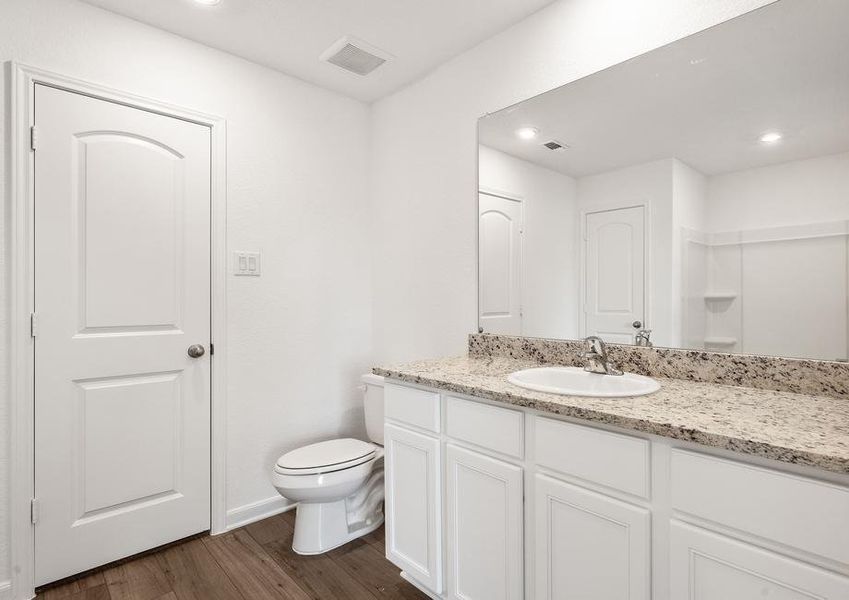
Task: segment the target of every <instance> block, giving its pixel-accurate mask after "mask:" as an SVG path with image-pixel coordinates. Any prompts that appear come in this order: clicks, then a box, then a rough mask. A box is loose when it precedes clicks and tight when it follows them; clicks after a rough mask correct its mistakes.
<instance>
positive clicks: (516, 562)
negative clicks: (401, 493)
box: [446, 444, 524, 600]
mask: <svg viewBox="0 0 849 600" xmlns="http://www.w3.org/2000/svg"><path fill="white" fill-rule="evenodd" d="M446 454H447V457H446V458H447V460H446V467H447V478H446V479H447V481H446V486H447V492H448V494H447V499H448V504H447V508H446V512H447V513H448V514H447V517H448V519H447V521H448V543H447V544H446V546H447V548H448V581H449V582H450V584H449V586H448V587H449V589H448V597H449V598H452V599H456V600H519V599H521V598H522V597H523V596H524V579H523V568H522V567H523V564H524V553H523V549H524V548H523V543H522V530H523V527H522V521H523V505H522V469H520V468H519V467H517V466H515V465H511V464H509V463H506V462H503V461H500V460H496V459H494V458H490V457H487V456H484V455H483V454H479V453H477V452H471V451H469V450H465V449H463V448H459V447H457V446H454V445H451V444H449V445H448V446H447V450H446Z"/></svg>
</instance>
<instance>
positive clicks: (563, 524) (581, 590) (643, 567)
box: [535, 475, 683, 600]
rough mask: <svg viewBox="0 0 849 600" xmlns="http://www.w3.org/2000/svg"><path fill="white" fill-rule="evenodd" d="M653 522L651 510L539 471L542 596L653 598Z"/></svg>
mask: <svg viewBox="0 0 849 600" xmlns="http://www.w3.org/2000/svg"><path fill="white" fill-rule="evenodd" d="M649 522H650V515H649V511H648V510H647V509H644V508H640V507H637V506H632V505H630V504H627V503H625V502H621V501H619V500H614V499H613V498H608V497H607V496H603V495H601V494H597V493H595V492H590V491H589V490H584V489H582V488H579V487H577V486H574V485H571V484H568V483H564V482H562V481H558V480H556V479H552V478H551V477H547V476H544V475H537V476H536V531H535V535H536V561H535V562H536V570H537V574H536V597H537V598H539V599H540V600H648V598H649V597H650V589H651V585H650V576H649V556H650V537H649V536H650V534H649V531H650V529H649V527H650V523H649ZM675 598H676V599H677V598H678V596H676V597H675ZM682 598H683V597H682Z"/></svg>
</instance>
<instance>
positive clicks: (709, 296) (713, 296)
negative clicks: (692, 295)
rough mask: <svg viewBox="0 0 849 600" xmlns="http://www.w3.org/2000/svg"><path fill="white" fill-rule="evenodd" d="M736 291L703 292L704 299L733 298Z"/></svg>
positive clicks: (735, 295)
mask: <svg viewBox="0 0 849 600" xmlns="http://www.w3.org/2000/svg"><path fill="white" fill-rule="evenodd" d="M736 297H737V292H705V300H707V301H711V300H734V299H735V298H736Z"/></svg>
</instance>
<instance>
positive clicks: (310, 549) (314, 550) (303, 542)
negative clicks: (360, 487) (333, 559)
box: [292, 500, 383, 556]
mask: <svg viewBox="0 0 849 600" xmlns="http://www.w3.org/2000/svg"><path fill="white" fill-rule="evenodd" d="M339 503H341V504H342V505H343V509H344V504H345V501H344V500H340V501H339V502H334V503H333V504H339ZM304 508H306V509H308V510H306V511H303V509H304ZM309 509H319V510H323V511H324V512H325V518H326V515H327V510H328V508H327V505H326V504H300V505H298V508H297V511H298V512H297V514H296V516H295V538H294V539H293V540H292V550H293V551H294V552H295V554H303V555H305V556H311V555H315V554H324V553H325V552H329V551H331V550H333V549H334V548H338V547H339V546H344V545H345V544H347V543H348V542H350V541H353V540H355V539H357V538H358V537H362V536H364V535H367V534H369V533H371V532H372V531H374V530H376V529H379V528H380V526H381V525H383V514H382V513H381V515H380V518H379V519H378V520H377V521H375V522H374V523H370V524H368V525H366V524H363V526H362V527H360V528H359V529H355V530H354V531H348V527H347V525H345V527H344V528H340V527H336V528H328V527H320V528H317V527H314V524H316V523H319V522H320V521H317V520H316V517H315V516H314V515H312V514H310V513H311V512H313V510H309ZM329 510H333V509H329ZM302 511H303V512H302ZM301 515H304V516H303V517H302V516H301ZM320 523H321V525H323V526H326V525H327V524H328V521H323V522H320ZM299 534H300V535H299Z"/></svg>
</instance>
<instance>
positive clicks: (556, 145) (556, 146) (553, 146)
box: [543, 140, 569, 152]
mask: <svg viewBox="0 0 849 600" xmlns="http://www.w3.org/2000/svg"><path fill="white" fill-rule="evenodd" d="M543 146H545V147H546V148H548V149H549V150H554V151H555V152H557V151H563V150H566V149H567V148H568V147H569V146H567V145H566V144H561V143H560V142H558V141H556V140H551V141H550V142H546V143H544V144H543Z"/></svg>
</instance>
